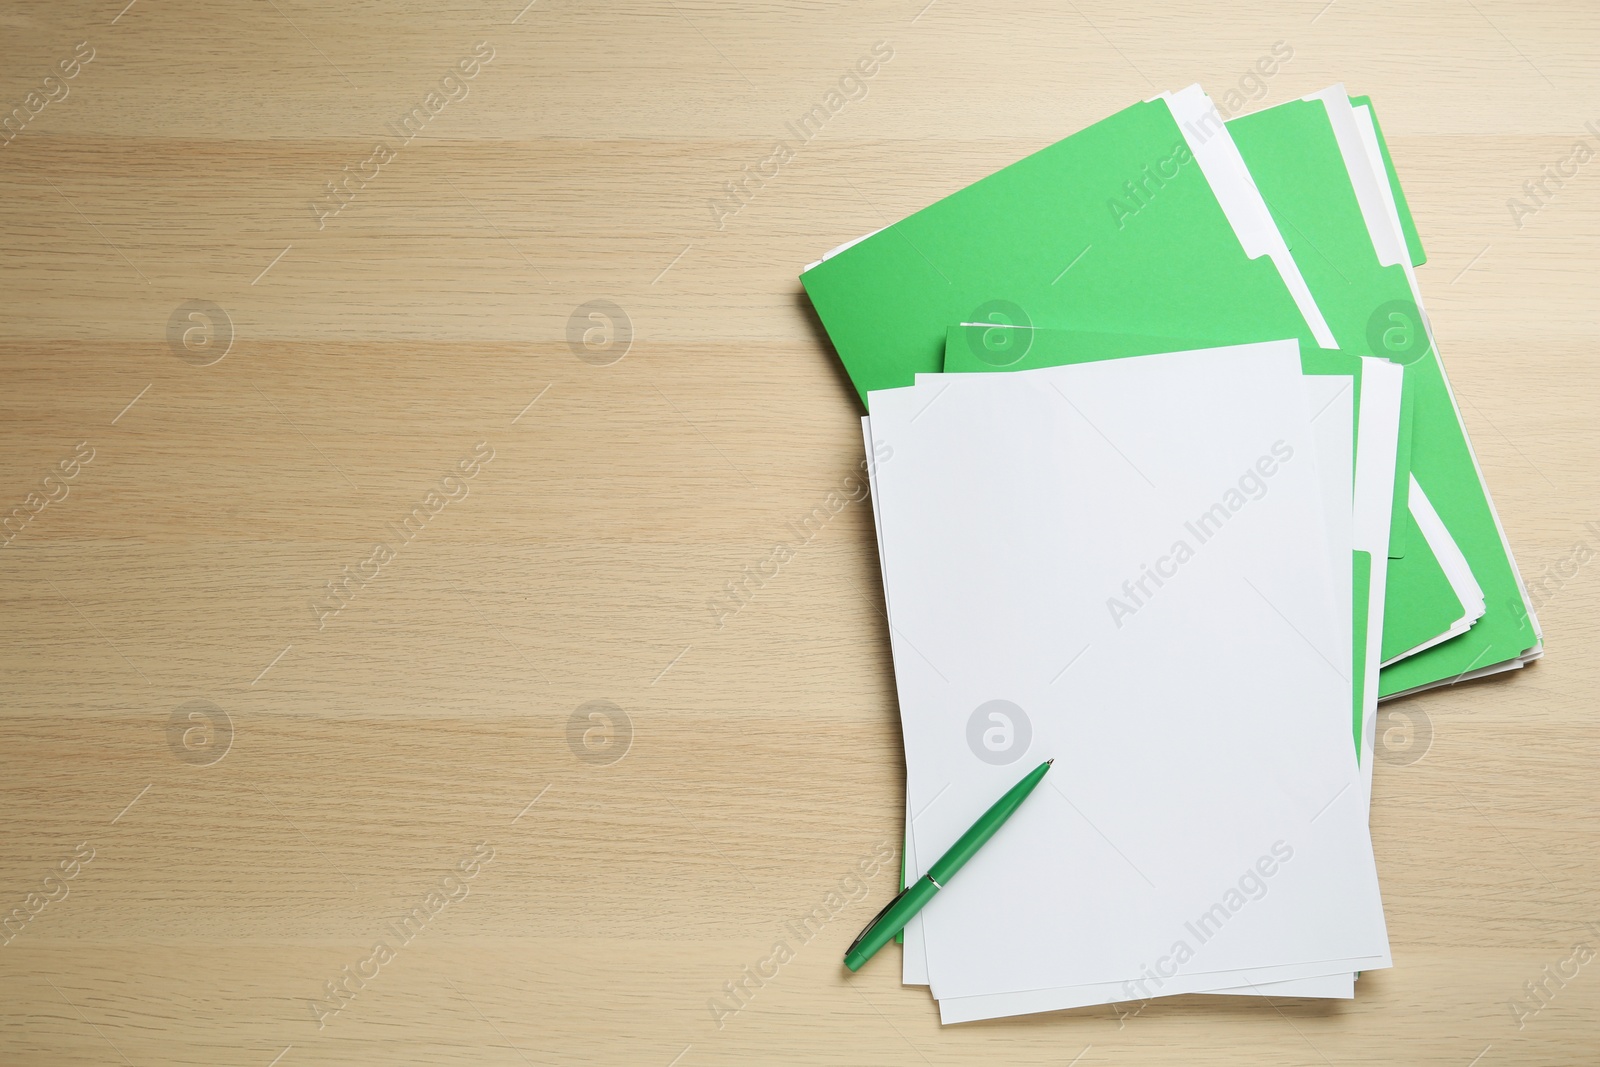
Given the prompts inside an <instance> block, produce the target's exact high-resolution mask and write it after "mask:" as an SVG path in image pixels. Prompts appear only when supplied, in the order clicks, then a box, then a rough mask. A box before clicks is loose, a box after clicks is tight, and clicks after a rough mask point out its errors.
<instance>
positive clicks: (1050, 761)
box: [1044, 756, 1056, 767]
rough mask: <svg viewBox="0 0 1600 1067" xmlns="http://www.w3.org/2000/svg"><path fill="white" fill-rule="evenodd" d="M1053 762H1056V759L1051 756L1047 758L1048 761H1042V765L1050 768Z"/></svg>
mask: <svg viewBox="0 0 1600 1067" xmlns="http://www.w3.org/2000/svg"><path fill="white" fill-rule="evenodd" d="M1055 761H1056V758H1055V757H1054V756H1051V757H1050V758H1049V759H1047V760H1045V761H1044V765H1045V766H1046V767H1048V766H1050V765H1051V764H1052V763H1054V762H1055Z"/></svg>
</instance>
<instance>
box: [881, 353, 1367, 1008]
mask: <svg viewBox="0 0 1600 1067" xmlns="http://www.w3.org/2000/svg"><path fill="white" fill-rule="evenodd" d="M952 377H955V378H960V379H961V380H959V381H950V382H948V383H945V384H944V386H943V388H941V389H939V390H938V391H937V392H936V393H933V394H932V395H931V396H930V393H929V391H926V390H920V389H917V388H912V389H906V390H889V391H885V392H882V393H875V394H874V395H873V397H872V398H871V407H872V412H873V416H872V434H873V437H874V439H875V440H876V441H881V442H885V443H887V444H889V445H890V447H891V448H892V449H893V454H894V459H893V462H890V463H884V464H880V465H879V466H878V468H877V471H876V474H877V479H876V480H877V483H878V484H877V489H878V497H879V505H880V508H881V515H880V516H879V521H880V523H881V530H882V537H883V557H884V560H885V564H886V571H885V581H886V585H887V587H888V600H889V602H890V603H891V604H892V605H893V626H892V628H891V640H892V642H893V645H894V650H895V671H896V680H897V685H898V688H899V697H900V705H901V715H902V722H903V725H904V732H905V738H906V750H907V767H908V791H909V796H910V798H911V803H910V804H909V805H908V806H909V807H910V809H911V810H912V811H914V812H917V813H918V816H917V819H916V821H915V822H914V824H913V833H914V835H915V839H916V853H917V858H918V860H919V861H924V862H925V861H926V859H927V858H929V857H932V856H937V855H938V854H940V853H941V852H942V851H943V849H944V848H945V847H947V846H948V845H949V843H950V842H951V841H953V840H954V838H955V837H956V836H958V835H959V834H960V833H961V832H962V831H963V830H965V829H966V827H967V826H968V825H969V824H970V823H971V821H972V820H973V819H974V818H975V817H976V815H977V814H978V813H979V812H981V811H982V810H983V808H984V807H986V806H987V805H988V803H990V802H992V800H993V799H994V798H995V797H997V796H999V795H1000V793H1002V792H1003V791H1004V790H1005V789H1006V788H1007V787H1008V786H1009V785H1010V784H1011V783H1013V782H1014V781H1015V780H1016V779H1017V778H1018V777H1020V775H1021V773H1023V771H1025V770H1026V768H1027V767H1028V766H1031V764H1032V763H1033V762H1037V760H1038V759H1042V758H1044V757H1046V756H1049V755H1054V756H1055V757H1056V759H1057V763H1056V767H1055V769H1054V770H1053V771H1052V773H1051V775H1050V776H1049V777H1048V778H1047V779H1046V781H1045V785H1043V786H1041V788H1040V790H1039V792H1038V793H1036V794H1035V796H1034V797H1033V798H1032V799H1030V801H1029V803H1028V804H1026V805H1024V807H1023V809H1022V811H1021V812H1019V813H1018V815H1017V816H1016V817H1015V818H1013V819H1012V820H1011V822H1010V823H1008V824H1007V826H1006V827H1005V828H1004V829H1003V830H1002V831H1001V832H1000V833H999V834H997V835H996V837H995V838H994V840H993V841H991V843H990V844H989V846H987V847H986V848H985V849H984V851H983V852H982V853H980V855H979V856H978V857H977V858H976V859H974V860H973V862H972V863H971V864H969V865H968V867H967V868H966V869H965V870H963V871H962V873H961V875H960V876H959V877H958V878H957V879H955V880H954V882H953V883H952V885H951V886H950V887H948V888H947V889H946V890H945V891H944V892H943V893H941V894H940V895H939V897H938V898H937V899H936V900H935V901H934V903H933V904H932V905H931V906H930V907H929V908H928V909H927V910H926V911H925V912H924V927H925V934H926V939H927V951H928V967H929V976H930V980H931V984H932V986H933V990H934V993H935V995H937V996H940V997H946V996H976V995H983V994H989V993H997V992H1009V991H1014V990H1022V989H1039V988H1048V987H1054V986H1065V985H1088V984H1094V983H1108V982H1125V981H1135V980H1139V979H1140V978H1141V977H1142V976H1144V975H1146V974H1152V975H1153V974H1154V973H1157V972H1159V973H1160V974H1162V975H1164V976H1165V977H1166V978H1168V979H1171V978H1173V977H1174V976H1175V975H1176V974H1177V973H1179V971H1180V970H1181V971H1182V972H1183V973H1185V974H1200V973H1206V972H1213V971H1224V970H1251V969H1259V968H1271V967H1278V966H1285V965H1296V964H1304V963H1311V962H1316V961H1331V960H1350V959H1355V958H1363V959H1372V960H1374V961H1375V962H1371V963H1365V964H1362V966H1363V967H1373V966H1381V965H1384V964H1385V963H1386V961H1387V940H1386V936H1385V934H1384V929H1383V920H1382V911H1381V905H1380V903H1379V899H1378V891H1377V880H1376V874H1375V871H1374V870H1373V865H1372V857H1371V845H1370V841H1369V840H1368V838H1367V835H1366V827H1365V820H1364V818H1363V815H1364V812H1363V811H1362V805H1361V804H1360V803H1359V800H1360V796H1359V793H1360V790H1359V783H1358V781H1357V777H1356V764H1355V757H1354V751H1353V749H1352V747H1351V745H1350V743H1349V733H1348V710H1347V709H1348V708H1349V703H1348V685H1349V679H1348V677H1347V675H1348V668H1347V667H1346V669H1345V672H1344V674H1341V673H1340V672H1339V667H1338V665H1337V657H1338V656H1339V650H1340V648H1341V647H1342V644H1343V643H1345V642H1347V641H1348V638H1346V639H1345V642H1341V641H1340V639H1339V636H1338V632H1337V627H1336V621H1335V620H1336V613H1335V611H1334V609H1333V602H1332V593H1331V587H1332V579H1331V575H1330V573H1329V571H1330V568H1329V563H1328V549H1327V545H1326V535H1325V533H1324V531H1323V528H1322V526H1323V517H1322V514H1321V505H1320V500H1319V498H1318V491H1319V490H1318V484H1317V478H1316V463H1315V456H1314V446H1313V443H1312V435H1311V431H1310V426H1309V420H1308V415H1307V412H1306V411H1305V406H1304V401H1303V394H1302V393H1301V389H1302V385H1301V383H1300V370H1299V358H1298V352H1297V348H1296V346H1295V345H1294V343H1293V342H1285V343H1274V344H1268V345H1252V346H1240V347H1238V348H1235V349H1231V350H1213V351H1210V352H1205V353H1179V354H1175V355H1165V356H1148V357H1139V358H1135V359H1123V360H1112V361H1107V362H1104V363H1097V364H1086V365H1083V366H1076V367H1061V368H1050V369H1048V370H1040V371H1027V372H1021V373H1016V374H1008V375H966V376H952ZM930 400H931V402H930ZM1296 459H1298V462H1296ZM1180 545H1182V546H1186V550H1185V549H1182V548H1180V547H1179V546H1180ZM1163 576H1164V577H1163ZM1158 578H1159V579H1160V580H1159V581H1157V579H1158ZM1063 650H1065V651H1063ZM1074 650H1076V651H1074ZM996 700H1003V701H1007V702H1008V703H1007V704H1003V705H992V704H991V703H990V702H992V701H996ZM994 707H999V708H1001V709H1003V710H1006V709H1009V711H1008V714H1009V715H1010V716H1011V718H1013V719H1014V720H1016V721H1015V722H1014V723H1012V727H1013V728H1012V729H1010V730H1009V733H1008V731H1007V730H1006V729H1001V728H999V727H995V726H993V723H994V722H995V720H994V719H993V718H992V716H993V711H992V708H994ZM986 708H988V709H991V710H989V711H987V712H986V711H985V709H986ZM1330 708H1331V709H1333V710H1330ZM1017 709H1024V710H1020V711H1018V710H1017ZM1340 709H1343V710H1344V716H1343V722H1344V728H1343V729H1342V730H1341V729H1340V728H1339V722H1340V716H1339V714H1338V710H1340ZM1003 718H1004V716H1003ZM1023 720H1026V724H1027V729H1026V731H1023V730H1022V729H1021V727H1020V723H1021V722H1022V721H1023ZM986 725H987V727H988V728H987V729H986ZM1024 732H1026V733H1028V734H1031V737H1029V738H1028V739H1026V740H1024V739H1023V738H1022V736H1021V735H1022V733H1024ZM969 739H970V743H969ZM991 742H993V743H991ZM1012 744H1014V745H1018V746H1020V751H1017V752H1015V753H1012V752H1010V751H1007V750H1006V747H1007V745H1012ZM997 746H998V750H999V751H997ZM997 757H998V760H997ZM1007 759H1009V762H1004V760H1007ZM1352 784H1355V785H1356V789H1355V792H1354V793H1353V794H1352V792H1351V786H1352ZM1275 849H1276V850H1277V851H1276V852H1274V850H1275ZM1284 854H1287V859H1284V860H1282V861H1279V860H1277V859H1274V856H1275V855H1284ZM1268 869H1270V870H1271V874H1264V873H1254V872H1257V871H1266V870H1268ZM1195 922H1198V923H1199V926H1198V927H1194V926H1193V925H1192V924H1193V923H1195ZM1186 924H1187V925H1186ZM1180 946H1183V951H1182V952H1177V954H1178V955H1181V956H1182V957H1183V958H1182V960H1175V959H1174V954H1175V952H1176V950H1178V949H1179V947H1180ZM1286 977H1287V976H1286ZM1147 980H1150V979H1147ZM1113 999H1127V998H1126V996H1119V997H1115V998H1113Z"/></svg>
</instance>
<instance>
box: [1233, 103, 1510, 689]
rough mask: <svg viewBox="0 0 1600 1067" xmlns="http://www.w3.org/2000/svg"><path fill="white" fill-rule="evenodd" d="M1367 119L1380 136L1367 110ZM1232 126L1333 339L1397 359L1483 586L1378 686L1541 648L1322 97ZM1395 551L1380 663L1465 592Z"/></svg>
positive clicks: (1447, 398)
mask: <svg viewBox="0 0 1600 1067" xmlns="http://www.w3.org/2000/svg"><path fill="white" fill-rule="evenodd" d="M1346 99H1348V98H1346ZM1351 102H1352V103H1356V104H1358V105H1359V106H1362V107H1366V108H1368V109H1369V110H1368V114H1369V115H1370V101H1366V100H1365V99H1362V100H1360V101H1353V100H1352V101H1351ZM1341 103H1342V100H1341ZM1330 106H1331V105H1330ZM1360 117H1361V116H1359V115H1357V118H1358V119H1359V118H1360ZM1372 122H1373V133H1374V134H1375V135H1376V133H1377V130H1376V119H1373V120H1372ZM1228 129H1229V132H1230V133H1231V134H1232V135H1233V138H1234V142H1235V143H1236V144H1237V145H1238V147H1239V151H1240V154H1241V155H1242V156H1243V157H1244V159H1245V163H1246V165H1247V166H1249V168H1250V173H1251V175H1252V176H1253V177H1254V178H1255V179H1256V184H1257V187H1258V188H1259V189H1260V190H1261V192H1262V196H1263V198H1264V199H1265V200H1266V201H1267V204H1268V206H1269V208H1270V209H1271V210H1272V212H1273V215H1274V217H1275V218H1277V219H1278V220H1279V224H1280V229H1282V230H1283V231H1284V233H1285V236H1286V237H1287V238H1288V240H1289V241H1290V245H1291V251H1292V254H1293V255H1294V257H1295V262H1296V264H1297V265H1298V266H1299V267H1300V270H1301V273H1302V274H1303V275H1304V277H1305V279H1306V283H1307V285H1309V286H1310V288H1311V291H1312V294H1313V295H1314V296H1315V297H1316V300H1317V305H1318V307H1319V308H1320V309H1321V310H1322V312H1323V314H1324V316H1325V317H1326V318H1327V319H1328V323H1329V326H1330V328H1331V329H1332V330H1333V332H1334V335H1335V337H1337V338H1338V339H1339V341H1340V343H1341V344H1343V345H1346V346H1353V347H1352V350H1353V351H1357V352H1361V353H1363V354H1372V355H1380V356H1388V357H1389V358H1390V359H1392V360H1393V361H1395V362H1397V363H1402V364H1404V365H1405V368H1406V391H1407V393H1408V394H1409V401H1410V405H1411V455H1410V457H1409V460H1410V473H1411V475H1412V476H1414V477H1415V478H1416V480H1417V483H1418V484H1419V485H1421V486H1422V488H1423V490H1424V491H1425V492H1426V493H1427V494H1428V497H1429V499H1430V500H1431V501H1432V503H1433V506H1434V508H1435V509H1436V510H1437V511H1438V513H1439V517H1440V519H1441V520H1442V521H1443V523H1444V526H1445V528H1446V529H1447V530H1448V531H1449V533H1450V535H1451V537H1452V538H1453V539H1454V540H1455V542H1456V544H1457V546H1458V547H1459V548H1460V549H1461V552H1462V554H1463V555H1464V556H1465V557H1466V560H1467V563H1468V565H1469V566H1470V568H1471V570H1472V575H1473V578H1475V579H1476V580H1477V582H1478V585H1479V586H1480V587H1481V588H1482V590H1483V595H1484V600H1485V605H1486V610H1485V614H1484V615H1483V616H1482V617H1481V618H1479V619H1478V620H1477V622H1476V623H1474V624H1473V626H1472V628H1471V629H1470V630H1468V631H1467V632H1466V633H1464V634H1461V635H1459V636H1457V637H1454V638H1451V639H1450V640H1447V641H1445V642H1443V643H1442V644H1438V645H1435V646H1434V647H1432V648H1428V649H1424V650H1423V651H1422V652H1419V653H1417V654H1415V655H1412V656H1408V657H1407V658H1405V659H1402V660H1400V661H1399V662H1397V663H1393V664H1391V665H1390V666H1388V667H1385V668H1384V669H1383V671H1382V675H1381V678H1382V680H1381V684H1380V687H1379V692H1380V694H1381V695H1383V696H1389V695H1393V694H1395V693H1399V692H1402V691H1405V690H1410V689H1414V688H1417V687H1419V686H1425V685H1431V684H1435V683H1438V682H1444V681H1449V680H1453V679H1455V678H1457V677H1459V676H1461V675H1463V674H1466V673H1468V672H1470V671H1473V670H1475V669H1481V668H1484V667H1488V666H1491V665H1494V664H1498V663H1503V662H1506V661H1508V660H1513V659H1518V658H1519V657H1520V656H1522V655H1523V654H1524V653H1525V652H1527V651H1530V650H1534V649H1536V648H1537V647H1538V645H1539V637H1538V634H1537V633H1536V632H1535V630H1534V627H1533V625H1532V623H1531V622H1530V620H1529V618H1528V614H1527V611H1526V609H1525V607H1524V601H1523V597H1522V590H1521V585H1520V583H1519V582H1518V580H1517V574H1516V570H1515V567H1514V565H1513V563H1512V561H1511V558H1510V553H1509V551H1508V549H1507V546H1506V544H1505V540H1504V537H1503V535H1502V534H1501V531H1500V527H1499V523H1498V521H1497V519H1496V517H1495V514H1494V509H1493V506H1492V505H1491V503H1490V501H1489V497H1488V492H1487V490H1486V489H1485V487H1484V483H1483V479H1482V476H1481V473H1480V472H1479V470H1478V467H1477V463H1476V461H1475V460H1474V459H1473V455H1472V448H1471V445H1470V444H1469V443H1468V441H1467V435H1466V431H1465V429H1464V428H1463V427H1462V424H1461V417H1460V413H1459V411H1458V410H1457V408H1456V405H1455V400H1454V397H1453V396H1452V394H1451V392H1450V387H1449V384H1448V382H1447V380H1446V378H1445V374H1444V368H1443V365H1442V364H1441V363H1440V361H1439V357H1438V354H1437V352H1436V351H1435V350H1434V347H1433V345H1432V343H1431V337H1430V335H1429V332H1428V330H1427V328H1426V325H1425V321H1424V318H1423V316H1422V314H1421V312H1420V309H1419V308H1418V307H1417V304H1416V301H1415V297H1414V291H1413V289H1412V284H1411V279H1410V277H1409V273H1408V265H1407V264H1402V263H1400V262H1399V259H1400V258H1401V257H1400V256H1397V257H1396V262H1395V263H1393V264H1392V265H1390V266H1377V264H1376V260H1375V259H1374V258H1373V256H1374V253H1373V251H1372V248H1371V242H1370V241H1369V240H1367V237H1366V234H1367V230H1366V227H1364V226H1362V225H1361V224H1360V214H1359V210H1360V209H1359V206H1357V205H1356V203H1355V199H1354V193H1353V190H1352V186H1351V176H1350V174H1349V171H1348V169H1347V167H1346V165H1345V162H1344V160H1343V159H1342V157H1341V155H1340V152H1339V146H1338V143H1337V141H1336V139H1335V135H1334V130H1333V126H1332V124H1331V121H1330V118H1329V108H1328V107H1325V106H1324V104H1323V102H1322V101H1321V100H1297V101H1292V102H1290V103H1286V104H1282V105H1279V106H1278V107H1274V108H1269V109H1267V110H1266V111H1262V112H1258V113H1257V114H1254V115H1248V116H1245V117H1243V118H1239V119H1235V120H1233V121H1232V122H1229V123H1228ZM1375 143H1376V144H1377V146H1378V148H1379V150H1380V154H1381V155H1382V157H1383V163H1384V167H1385V173H1386V175H1387V177H1388V179H1389V181H1388V185H1389V189H1390V191H1391V193H1392V194H1393V195H1394V197H1395V208H1396V214H1397V215H1398V220H1399V222H1400V227H1401V231H1402V236H1403V238H1404V245H1405V247H1404V249H1403V250H1402V252H1403V256H1404V258H1405V259H1407V260H1409V261H1412V262H1415V261H1420V260H1421V258H1422V248H1421V243H1420V241H1418V240H1417V237H1416V228H1415V225H1414V224H1413V223H1412V221H1411V215H1410V212H1409V210H1403V209H1402V208H1401V205H1402V204H1403V203H1404V200H1403V197H1402V196H1401V195H1400V193H1399V188H1400V183H1399V180H1398V179H1397V178H1396V177H1395V173H1394V168H1393V164H1392V163H1391V162H1390V159H1389V155H1388V150H1387V147H1386V146H1385V145H1384V144H1383V142H1382V139H1381V137H1375ZM1352 209H1354V210H1355V212H1356V214H1355V215H1354V216H1351V215H1350V211H1351V210H1352ZM1352 219H1353V221H1352ZM1356 238H1359V240H1357V239H1356ZM1362 243H1365V244H1366V245H1367V249H1366V251H1365V254H1364V255H1363V254H1362V252H1361V250H1360V249H1359V248H1357V247H1355V246H1357V245H1360V244H1362ZM1374 267H1376V269H1375V270H1374V269H1373V268H1374ZM1404 548H1405V553H1404V557H1403V558H1400V559H1391V560H1390V563H1389V575H1388V582H1387V601H1386V606H1385V613H1384V635H1383V638H1384V640H1383V657H1384V660H1385V661H1387V660H1388V659H1390V658H1391V657H1392V656H1394V655H1396V654H1398V653H1399V652H1401V651H1404V650H1406V649H1408V648H1414V647H1416V645H1417V644H1418V643H1420V642H1421V641H1422V640H1426V639H1428V638H1430V637H1432V636H1435V635H1437V634H1440V633H1443V632H1445V630H1446V629H1448V623H1449V622H1450V621H1451V619H1452V618H1459V617H1460V611H1461V605H1460V601H1459V600H1458V599H1457V598H1456V596H1455V594H1454V593H1453V592H1452V591H1451V589H1450V584H1449V581H1448V579H1446V578H1445V577H1444V573H1443V570H1442V568H1441V566H1440V564H1439V562H1438V561H1437V560H1436V559H1435V558H1434V557H1433V555H1432V553H1430V552H1429V551H1428V550H1427V545H1426V542H1425V541H1423V539H1422V538H1421V537H1420V536H1411V537H1409V538H1408V539H1407V541H1406V544H1405V546H1404ZM1391 555H1393V550H1392V548H1391ZM1441 624H1443V625H1441Z"/></svg>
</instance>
